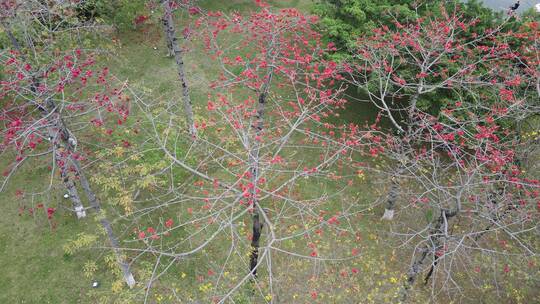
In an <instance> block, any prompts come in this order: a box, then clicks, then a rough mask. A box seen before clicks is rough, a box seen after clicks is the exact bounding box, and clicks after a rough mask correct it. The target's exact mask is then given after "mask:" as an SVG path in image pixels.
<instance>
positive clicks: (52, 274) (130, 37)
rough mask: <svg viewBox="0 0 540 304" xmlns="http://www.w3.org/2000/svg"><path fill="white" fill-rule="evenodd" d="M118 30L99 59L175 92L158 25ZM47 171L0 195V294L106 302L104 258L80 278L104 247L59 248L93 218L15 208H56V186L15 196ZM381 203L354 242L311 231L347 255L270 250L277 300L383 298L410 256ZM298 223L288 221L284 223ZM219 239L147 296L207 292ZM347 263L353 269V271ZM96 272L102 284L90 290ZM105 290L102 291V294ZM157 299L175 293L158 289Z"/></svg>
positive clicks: (305, 2) (2, 298)
mask: <svg viewBox="0 0 540 304" xmlns="http://www.w3.org/2000/svg"><path fill="white" fill-rule="evenodd" d="M271 3H272V4H273V5H274V6H276V7H290V6H293V7H298V8H300V9H303V10H309V8H310V5H311V4H312V2H311V1H309V0H276V1H271ZM252 4H253V1H252V0H231V1H215V0H204V1H202V3H201V5H202V6H203V7H205V8H207V9H212V10H217V9H221V10H229V11H230V10H239V11H245V10H246V9H247V8H249V7H252ZM118 38H119V40H118V44H117V45H116V49H115V52H116V53H114V54H111V56H109V61H108V62H105V65H108V66H110V67H111V70H112V72H113V73H114V74H116V75H118V78H119V79H122V80H123V79H128V80H129V82H130V83H131V84H132V85H133V86H134V87H137V88H138V89H139V90H140V91H142V92H145V93H146V94H149V95H152V96H153V97H154V98H158V99H168V98H178V96H180V91H179V85H178V82H177V75H176V66H175V63H174V61H173V60H171V59H170V58H166V57H165V56H164V55H165V47H164V43H163V41H162V39H161V28H160V27H159V25H156V26H150V27H147V28H144V29H140V30H138V31H135V32H128V33H122V34H120V35H119V36H118ZM155 48H157V49H155ZM201 53H202V52H200V51H197V50H196V49H195V50H192V52H190V53H189V54H188V55H187V56H186V58H185V61H186V64H187V70H188V79H189V82H190V85H191V86H192V92H191V93H192V94H191V95H192V99H193V102H194V108H195V112H204V111H203V110H204V108H205V105H206V91H205V89H204V87H205V84H206V83H208V79H210V78H213V77H212V76H213V75H214V74H215V70H213V69H212V68H211V66H212V64H211V63H212V62H211V61H210V59H208V58H207V56H202V55H201ZM374 113H375V112H374V111H373V110H372V109H371V108H368V107H364V105H362V104H355V105H354V106H353V108H349V110H348V111H346V112H345V113H344V115H343V116H342V119H343V120H344V121H347V120H349V121H355V122H362V121H364V120H366V119H370V118H373V116H374ZM87 144H91V143H87ZM42 167H43V168H45V167H46V164H45V163H44V164H42ZM46 172H47V171H46V170H45V169H43V170H41V171H40V170H36V166H34V167H32V168H31V167H29V166H28V167H25V168H24V170H23V171H21V172H19V173H20V174H18V175H17V177H16V178H15V179H14V180H13V181H12V183H11V184H10V186H9V187H8V190H7V191H6V192H5V193H2V194H0V204H1V206H2V207H3V209H2V212H1V213H0V303H103V302H112V300H113V299H114V295H113V294H112V293H111V292H110V290H111V287H112V285H113V284H114V281H115V279H114V277H113V276H112V275H111V274H110V271H108V270H107V268H106V267H100V269H99V270H98V271H97V272H95V274H94V275H93V276H92V277H86V276H85V275H84V271H83V269H82V266H83V265H84V264H85V263H86V262H88V261H103V256H104V255H106V254H108V253H109V251H107V250H82V251H80V252H77V253H76V254H74V255H71V256H69V255H66V254H65V252H64V249H63V248H62V247H63V246H64V245H65V244H66V243H67V242H68V241H69V240H73V239H76V238H77V235H78V234H80V233H83V232H85V233H94V232H95V226H96V224H95V223H94V222H93V221H92V220H90V219H89V220H85V221H83V222H79V221H76V220H75V219H74V218H73V216H72V214H71V213H69V212H67V211H63V210H61V208H59V209H60V211H59V212H58V213H57V215H56V216H55V218H54V222H55V223H56V227H55V229H51V226H50V224H51V223H50V222H49V221H47V219H46V216H45V214H44V211H43V210H41V209H40V210H38V211H36V212H34V214H35V216H30V214H29V213H28V211H25V212H24V214H23V215H22V216H19V215H18V214H19V207H21V206H25V207H27V208H28V207H35V206H36V205H37V203H38V202H44V203H47V204H50V206H54V207H60V206H61V204H62V203H63V202H62V199H61V195H62V193H61V191H60V190H57V191H53V193H54V195H52V196H46V197H39V196H38V197H36V198H35V200H34V201H32V200H31V199H32V198H31V197H29V196H24V197H23V198H20V197H17V196H16V195H15V193H16V190H17V189H18V188H22V187H24V188H25V192H32V191H40V190H39V189H41V188H42V187H43V185H44V184H46V182H45V181H48V176H47V174H46ZM326 186H327V187H332V186H328V185H326ZM309 187H314V188H315V189H311V188H309ZM317 187H319V186H318V185H307V186H306V189H305V191H308V192H309V191H316V190H317V189H316V188H317ZM321 187H322V186H321ZM59 189H60V188H59ZM383 190H384V189H381V186H380V185H379V184H377V183H371V181H368V182H366V183H365V184H363V185H360V186H358V187H357V188H356V189H355V191H354V193H351V195H352V196H354V197H360V198H361V200H360V204H362V203H365V202H369V201H372V200H373V199H374V198H375V196H376V195H377V191H379V192H381V193H382V192H383ZM330 192H331V191H330ZM338 204H339V202H336V205H338ZM380 211H381V210H370V211H369V212H366V213H365V214H364V215H363V216H362V217H359V218H356V219H354V221H353V222H351V223H350V224H351V225H354V226H355V227H356V229H357V230H358V238H359V239H358V241H357V243H350V242H349V241H348V240H346V239H343V240H340V239H338V238H336V239H335V240H332V242H328V239H324V240H323V239H321V238H320V239H317V238H314V239H313V242H319V243H320V244H327V245H328V248H321V250H327V251H328V252H331V250H332V248H331V247H330V245H332V246H338V247H336V248H347V249H346V250H347V251H350V249H351V248H358V250H360V252H361V253H362V254H361V256H360V257H359V258H355V259H352V260H349V261H347V263H335V264H324V265H322V264H321V265H319V264H317V265H314V264H312V263H305V262H302V261H299V260H298V259H288V258H284V257H281V258H279V257H278V258H276V260H275V263H276V266H275V267H276V269H279V270H281V272H282V273H283V274H287V275H282V276H280V277H278V278H277V279H278V281H280V282H281V284H280V289H279V290H278V294H282V295H283V296H282V297H281V298H279V299H278V302H279V303H312V302H317V303H333V302H336V303H352V302H356V299H358V298H360V300H358V301H359V302H361V303H388V302H390V301H391V300H390V299H391V298H392V297H393V296H394V293H395V292H396V288H397V287H398V286H399V284H400V282H401V279H402V277H401V276H400V274H401V273H403V269H405V267H406V264H407V263H408V261H402V260H399V259H398V258H397V257H398V256H407V255H403V254H402V255H396V253H395V252H394V251H393V250H392V248H391V247H390V246H389V245H387V244H384V243H383V242H382V241H381V234H380V231H387V230H388V227H387V226H386V224H383V223H380V221H378V218H379V217H380ZM38 213H39V214H38ZM246 223H249V222H248V221H247V222H246ZM298 228H299V227H294V226H292V227H291V229H292V230H291V231H294V229H298ZM245 233H246V234H247V233H248V231H245ZM99 245H100V244H96V246H99ZM291 246H294V244H291ZM218 247H219V246H216V247H210V248H209V249H208V251H207V252H205V253H204V254H203V255H202V257H199V258H193V259H190V260H186V261H183V262H182V264H179V265H175V266H174V267H172V268H171V269H170V270H169V273H170V275H169V276H167V277H164V278H163V279H162V284H157V286H155V290H156V291H155V293H154V294H153V297H152V300H153V301H156V302H160V301H159V300H158V299H159V297H160V293H164V294H167V293H169V295H170V291H168V290H167V289H165V288H164V287H165V286H169V287H170V286H172V287H173V288H178V290H177V292H179V293H180V294H184V295H185V294H189V293H192V294H197V293H199V294H200V293H204V292H205V288H206V287H205V286H206V285H205V284H207V283H206V282H205V281H203V282H199V281H197V280H196V278H197V277H198V276H201V269H200V268H201V266H200V265H201V264H202V263H203V262H207V260H212V259H214V258H216V257H218V256H221V251H222V250H223V249H222V248H218ZM216 253H219V255H218V254H216ZM203 259H205V260H206V261H203ZM149 262H151V260H149ZM167 262H169V261H168V260H166V259H163V260H162V261H161V264H160V265H158V266H159V267H158V268H159V269H162V268H163V267H164V266H165V265H166V263H167ZM217 263H218V261H217V260H216V264H217ZM150 266H151V267H152V266H153V265H151V264H150ZM291 269H294V273H290V270H291ZM352 269H355V270H354V272H353V271H352ZM308 274H312V275H318V276H320V277H323V278H324V280H321V281H319V282H317V281H316V280H311V279H309V280H306V278H307V277H309V276H308ZM94 278H95V279H98V280H99V281H100V283H101V284H102V285H101V287H100V288H99V289H97V290H94V291H92V292H90V291H91V290H92V289H91V287H90V285H91V282H92V279H94ZM320 282H324V283H325V285H321V283H320ZM162 287H163V289H162ZM314 290H317V291H318V294H317V300H316V301H315V300H313V296H312V291H314ZM422 292H429V290H427V289H425V290H422V289H420V293H422ZM360 295H361V296H360ZM102 296H103V297H105V298H106V299H107V300H103V299H101V297H102ZM353 299H355V300H353ZM422 299H424V298H423V296H422V295H420V296H419V297H418V300H417V302H418V303H422V302H423V301H422ZM236 300H238V301H237V302H238V303H253V301H250V299H249V298H238V299H236ZM161 302H162V303H174V302H175V301H174V300H173V299H171V298H168V297H165V298H164V299H163V298H162V300H161ZM128 303H129V302H128Z"/></svg>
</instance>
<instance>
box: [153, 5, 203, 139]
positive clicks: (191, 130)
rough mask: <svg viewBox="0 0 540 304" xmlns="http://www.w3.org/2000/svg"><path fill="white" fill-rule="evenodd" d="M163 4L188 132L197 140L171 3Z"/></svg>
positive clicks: (168, 39) (168, 41) (168, 38)
mask: <svg viewBox="0 0 540 304" xmlns="http://www.w3.org/2000/svg"><path fill="white" fill-rule="evenodd" d="M161 4H162V6H163V11H164V16H163V21H164V25H165V37H166V39H167V45H168V46H170V47H171V49H172V52H173V55H174V60H175V61H176V67H177V72H178V78H179V80H180V83H181V85H182V99H183V103H184V114H185V116H186V120H187V124H188V131H189V134H190V136H191V137H192V138H195V137H196V136H197V129H196V128H195V120H194V118H193V106H192V103H191V97H190V95H189V86H188V81H187V77H186V72H185V68H184V59H183V52H182V49H181V48H180V45H179V44H178V38H177V37H176V31H175V28H174V27H175V25H174V20H173V14H172V10H171V6H170V1H169V0H164V1H162V2H161Z"/></svg>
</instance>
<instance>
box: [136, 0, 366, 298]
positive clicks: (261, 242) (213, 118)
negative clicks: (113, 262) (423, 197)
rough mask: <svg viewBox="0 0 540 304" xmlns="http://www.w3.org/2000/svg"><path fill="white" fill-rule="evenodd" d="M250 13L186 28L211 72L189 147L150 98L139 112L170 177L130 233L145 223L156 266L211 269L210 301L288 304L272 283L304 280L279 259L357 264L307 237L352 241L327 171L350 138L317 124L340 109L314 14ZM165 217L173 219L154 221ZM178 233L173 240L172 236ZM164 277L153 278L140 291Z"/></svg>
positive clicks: (348, 212)
mask: <svg viewBox="0 0 540 304" xmlns="http://www.w3.org/2000/svg"><path fill="white" fill-rule="evenodd" d="M261 6H262V8H261V9H260V11H259V12H256V13H252V14H250V15H249V16H247V17H244V16H241V15H239V14H233V15H231V16H227V15H225V14H223V13H220V12H209V13H208V14H207V16H205V17H203V18H201V19H200V20H198V21H197V23H196V27H195V28H196V30H198V31H200V33H201V35H200V37H202V38H201V41H202V43H203V45H204V46H205V48H206V51H207V52H208V56H211V58H212V59H214V60H215V62H216V64H217V66H218V67H219V68H220V69H219V70H218V72H217V73H216V75H217V76H218V78H217V79H215V81H213V82H212V83H211V86H210V87H209V93H208V100H207V102H206V106H205V108H206V111H205V113H204V116H203V117H204V118H200V119H199V120H198V121H197V122H196V125H197V133H198V137H197V140H196V141H195V142H186V140H185V139H183V138H184V137H182V134H181V133H182V132H181V131H180V130H179V129H178V126H176V125H175V124H174V117H173V118H171V117H169V114H167V112H166V111H159V109H160V107H163V106H160V105H159V102H158V101H155V102H154V103H152V102H150V101H144V102H142V100H141V103H139V105H140V109H141V112H143V113H146V118H147V119H146V122H145V124H147V125H148V127H145V128H143V131H147V132H150V133H147V134H148V135H150V136H152V142H153V143H154V145H157V146H158V147H160V149H161V151H162V153H163V157H162V159H164V160H167V165H166V166H165V169H166V170H167V172H169V174H166V175H164V176H163V177H165V176H166V181H165V184H163V183H161V185H162V186H163V187H164V190H165V189H167V195H164V196H162V203H160V204H158V205H157V206H146V205H145V207H144V208H143V207H141V208H140V209H139V210H134V212H133V216H134V217H135V218H137V219H138V221H139V223H141V225H143V223H142V219H143V218H148V219H147V220H148V221H150V219H151V218H153V223H154V224H155V226H152V229H151V230H150V231H149V230H148V229H146V230H142V229H140V227H138V230H137V231H139V232H138V234H137V237H138V238H139V242H140V245H142V248H139V249H138V250H139V251H140V252H141V253H149V254H150V255H152V256H156V257H158V256H159V257H160V258H159V259H160V261H162V262H163V261H164V260H168V261H169V262H166V265H173V264H175V263H176V262H178V261H180V263H179V265H180V266H178V267H182V265H186V264H187V263H188V262H189V259H194V258H196V257H198V256H203V257H204V259H203V260H202V261H201V262H198V263H197V269H200V268H201V267H208V268H210V269H211V270H209V271H208V273H212V274H213V275H209V276H210V278H209V279H212V280H214V279H215V281H214V282H213V285H212V289H211V290H210V292H211V298H212V299H214V300H215V301H217V302H226V301H229V300H230V299H233V298H234V297H236V296H237V295H238V294H239V293H240V291H241V290H243V289H244V288H243V287H244V286H245V285H247V284H248V283H249V284H252V285H251V286H253V288H254V290H255V292H256V293H257V294H258V295H260V297H261V298H265V296H266V295H267V294H270V295H271V297H273V298H275V299H278V298H279V297H283V298H287V297H288V296H289V295H288V294H286V293H280V292H279V290H283V289H286V288H287V286H286V284H285V285H284V284H281V283H280V282H281V280H280V278H284V277H286V276H288V275H293V276H300V277H304V276H305V275H306V273H304V270H299V271H298V273H297V274H288V273H287V266H286V265H287V261H289V260H290V261H293V260H303V261H308V262H317V263H320V262H324V261H334V262H335V261H342V260H347V259H350V258H352V257H354V256H356V255H358V251H354V250H353V251H352V254H351V250H350V249H339V248H340V247H341V246H344V247H345V246H346V245H345V244H344V243H341V242H340V241H336V242H335V243H334V242H332V244H331V243H325V242H323V243H319V242H318V241H317V242H315V241H314V240H313V238H317V237H318V236H320V235H322V234H323V233H324V234H326V233H328V236H327V237H328V238H333V239H335V240H339V239H342V238H356V233H355V230H354V227H353V226H352V225H349V223H350V222H349V221H352V220H354V218H355V215H356V214H357V208H359V207H360V206H358V205H356V204H355V201H354V200H352V199H351V200H348V199H346V200H341V198H340V197H341V195H342V194H343V191H344V188H346V187H348V184H347V183H345V185H341V183H339V180H342V179H343V177H342V176H340V174H339V173H337V172H338V170H337V168H336V163H337V162H339V161H340V160H341V159H342V158H346V157H348V156H350V149H351V148H352V147H354V146H355V145H357V144H358V141H354V140H352V139H351V138H352V136H351V137H350V138H349V137H346V136H340V135H341V132H340V131H338V128H337V127H336V126H335V125H333V124H331V123H329V122H325V119H326V118H328V117H331V116H333V115H334V111H335V110H336V109H337V108H338V107H340V106H341V105H342V103H343V100H341V98H340V92H341V89H340V88H339V87H337V88H335V87H334V85H335V84H336V83H335V80H339V79H340V75H339V74H338V72H337V69H336V67H337V65H336V64H335V63H333V62H329V61H326V60H325V54H326V53H327V51H328V49H329V48H332V46H326V45H323V44H322V42H321V36H320V35H319V34H318V33H317V32H316V31H315V30H314V29H313V24H314V23H316V21H317V18H316V17H313V16H305V15H303V14H301V13H300V12H299V11H297V10H295V9H284V10H280V11H279V12H273V11H271V10H270V9H269V8H268V7H266V6H265V5H262V4H261ZM198 36H199V35H196V36H195V37H198ZM141 99H143V97H142V96H141ZM165 108H167V107H166V106H165ZM355 135H356V136H357V135H358V134H355ZM168 170H170V171H168ZM164 185H166V186H164ZM327 185H332V186H327ZM165 197H166V199H165ZM178 206H180V209H177V208H178ZM164 210H166V211H164ZM164 212H167V213H170V212H175V213H174V214H176V216H175V217H171V218H170V219H167V218H163V219H162V220H159V222H157V221H158V220H156V218H159V215H160V214H163V213H164ZM152 215H153V216H152ZM156 226H157V228H156ZM246 227H249V228H247V229H246ZM180 231H183V235H184V237H182V238H180V239H178V238H175V237H174V236H175V235H178V233H180ZM330 235H332V236H334V237H331V236H330ZM312 240H313V241H312ZM317 243H318V244H317ZM134 250H136V249H135V248H134ZM139 258H141V259H142V258H143V257H142V255H139ZM184 259H185V260H186V261H185V262H183V260H184ZM168 267H169V266H167V269H168ZM203 269H204V268H203ZM203 271H204V270H203ZM164 273H166V271H163V272H159V271H158V272H155V273H154V274H153V275H152V277H151V278H150V279H149V283H148V286H149V287H151V286H152V283H153V282H154V281H155V280H157V279H158V278H159V277H161V276H163V275H164ZM205 273H206V272H205ZM214 274H215V276H214ZM231 274H234V275H231ZM205 296H207V295H205ZM208 296H209V295H208ZM209 297H210V296H209Z"/></svg>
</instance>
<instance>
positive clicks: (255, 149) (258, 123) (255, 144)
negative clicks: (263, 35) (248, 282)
mask: <svg viewBox="0 0 540 304" xmlns="http://www.w3.org/2000/svg"><path fill="white" fill-rule="evenodd" d="M269 53H270V52H269ZM273 72H274V70H273V68H270V70H269V71H268V74H267V75H266V81H265V83H264V85H263V87H262V90H261V93H260V94H259V101H258V104H257V114H256V116H255V124H254V125H253V126H252V127H253V129H254V134H255V136H254V137H253V139H252V140H251V143H252V145H251V149H250V151H249V158H250V166H251V183H252V184H253V188H252V190H251V198H252V200H253V217H252V220H253V224H252V225H253V239H252V240H251V255H250V259H249V265H250V269H249V270H250V273H251V274H253V276H254V277H256V276H257V264H258V259H259V246H260V244H259V242H260V237H261V232H262V228H263V224H262V223H261V221H260V214H259V212H261V210H260V209H261V208H260V206H259V201H258V199H257V187H258V181H259V174H260V172H259V151H260V141H259V140H257V138H260V136H261V135H262V131H263V129H264V112H265V108H266V97H267V95H268V90H269V88H270V82H271V81H272V76H273Z"/></svg>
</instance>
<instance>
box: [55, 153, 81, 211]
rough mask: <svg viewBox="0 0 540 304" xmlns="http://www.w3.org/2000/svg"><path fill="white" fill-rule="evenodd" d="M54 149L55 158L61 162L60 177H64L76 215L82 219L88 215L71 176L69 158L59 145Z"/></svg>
mask: <svg viewBox="0 0 540 304" xmlns="http://www.w3.org/2000/svg"><path fill="white" fill-rule="evenodd" d="M53 149H54V155H55V160H56V161H57V163H61V164H60V165H59V170H60V177H61V178H62V182H63V183H64V186H65V187H66V190H67V194H66V195H68V197H66V198H69V199H70V200H71V202H72V203H73V210H74V211H75V215H76V216H77V218H78V219H81V218H83V217H86V211H85V210H84V206H83V204H82V202H81V198H80V196H79V193H78V191H77V187H76V186H75V183H74V182H73V180H72V179H71V178H70V177H69V170H68V169H69V166H68V161H67V160H68V159H67V157H64V156H63V155H62V152H61V151H60V150H59V147H58V146H57V145H55V147H54V148H53Z"/></svg>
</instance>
